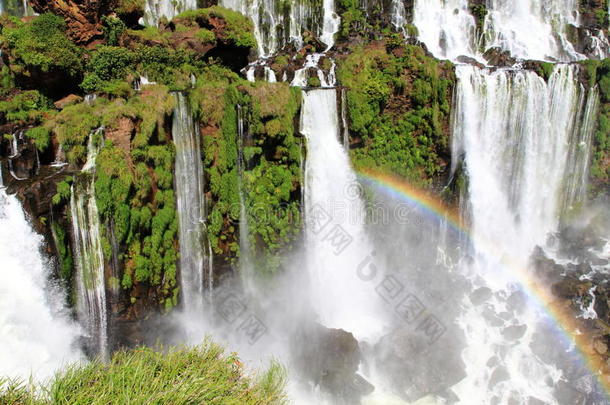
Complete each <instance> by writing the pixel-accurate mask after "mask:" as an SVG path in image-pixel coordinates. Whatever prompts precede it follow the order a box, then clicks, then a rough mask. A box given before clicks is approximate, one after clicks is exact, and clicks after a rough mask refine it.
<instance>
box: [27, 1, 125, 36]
mask: <svg viewBox="0 0 610 405" xmlns="http://www.w3.org/2000/svg"><path fill="white" fill-rule="evenodd" d="M30 5H31V6H32V8H33V9H34V11H36V12H37V13H53V14H57V15H59V16H62V17H63V18H64V20H65V21H66V25H67V26H68V31H67V33H68V36H69V37H70V38H71V39H72V40H73V41H74V42H76V43H78V44H88V43H90V42H92V41H93V40H95V39H99V38H101V37H102V34H103V31H102V17H103V16H105V15H108V14H110V13H111V12H112V10H113V9H114V8H116V7H117V6H118V1H117V0H81V1H78V0H65V1H57V0H55V1H49V0H30Z"/></svg>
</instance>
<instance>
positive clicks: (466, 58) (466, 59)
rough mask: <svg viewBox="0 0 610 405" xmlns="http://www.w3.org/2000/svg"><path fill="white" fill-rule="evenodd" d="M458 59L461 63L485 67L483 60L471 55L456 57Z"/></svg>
mask: <svg viewBox="0 0 610 405" xmlns="http://www.w3.org/2000/svg"><path fill="white" fill-rule="evenodd" d="M456 61H457V62H459V63H466V64H468V65H473V66H476V67H478V68H481V69H482V68H484V67H485V65H483V64H482V63H481V62H479V61H477V60H476V59H474V58H471V57H470V56H466V55H460V56H458V57H457V58H456Z"/></svg>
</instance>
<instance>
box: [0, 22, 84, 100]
mask: <svg viewBox="0 0 610 405" xmlns="http://www.w3.org/2000/svg"><path fill="white" fill-rule="evenodd" d="M65 30H66V24H65V22H64V20H63V18H61V17H59V16H56V15H54V14H42V15H40V16H38V17H37V18H35V19H33V20H31V22H22V21H20V20H18V19H16V18H10V19H8V20H6V19H5V20H4V22H3V27H2V35H1V36H0V40H1V41H2V43H3V52H6V53H7V55H8V58H9V62H10V63H9V68H10V69H11V71H12V73H13V74H14V75H15V76H16V77H17V78H19V79H20V84H21V85H23V86H31V87H30V88H40V89H46V88H48V87H49V86H50V84H49V83H46V82H45V80H48V79H49V78H50V77H52V78H53V80H55V81H57V80H65V82H64V83H62V85H63V86H64V87H67V86H66V84H67V83H70V82H77V83H78V82H79V81H80V77H81V75H82V70H83V58H82V56H83V51H82V50H81V48H79V47H78V46H76V45H75V44H74V43H72V42H71V41H70V40H69V39H68V37H67V36H66V34H65Z"/></svg>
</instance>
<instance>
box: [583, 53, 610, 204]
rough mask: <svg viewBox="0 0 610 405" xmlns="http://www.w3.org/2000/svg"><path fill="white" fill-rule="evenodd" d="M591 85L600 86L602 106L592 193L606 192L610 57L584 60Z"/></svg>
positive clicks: (609, 154)
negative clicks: (600, 59)
mask: <svg viewBox="0 0 610 405" xmlns="http://www.w3.org/2000/svg"><path fill="white" fill-rule="evenodd" d="M582 63H583V65H584V66H585V72H586V74H587V78H588V81H589V85H590V86H595V85H597V86H598V89H599V95H600V106H599V113H598V118H597V129H596V131H595V136H594V138H593V149H592V158H591V169H590V177H591V193H592V194H593V195H596V194H599V193H606V192H607V190H608V187H610V59H604V60H603V61H595V60H588V61H584V62H582Z"/></svg>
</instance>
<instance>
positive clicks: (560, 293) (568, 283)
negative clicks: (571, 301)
mask: <svg viewBox="0 0 610 405" xmlns="http://www.w3.org/2000/svg"><path fill="white" fill-rule="evenodd" d="M590 289H591V282H590V281H586V280H585V281H580V280H578V279H575V278H565V279H564V280H562V281H560V282H558V283H555V284H553V286H552V287H551V290H552V292H553V294H554V295H556V296H557V297H561V298H574V297H578V296H582V295H585V294H586V293H587V292H588V291H589V290H590Z"/></svg>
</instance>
